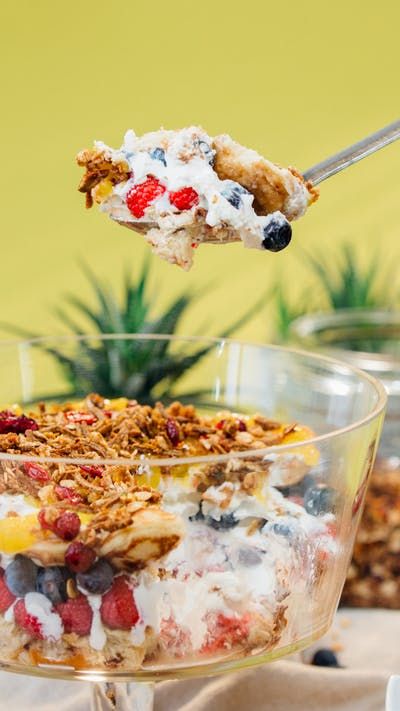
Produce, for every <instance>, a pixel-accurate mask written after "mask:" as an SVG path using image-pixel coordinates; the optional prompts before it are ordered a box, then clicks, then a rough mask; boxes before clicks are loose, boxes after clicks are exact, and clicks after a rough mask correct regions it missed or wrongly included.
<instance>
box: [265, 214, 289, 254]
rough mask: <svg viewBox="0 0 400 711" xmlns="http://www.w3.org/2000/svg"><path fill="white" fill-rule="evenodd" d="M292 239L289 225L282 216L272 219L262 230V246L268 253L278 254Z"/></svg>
mask: <svg viewBox="0 0 400 711" xmlns="http://www.w3.org/2000/svg"><path fill="white" fill-rule="evenodd" d="M291 239H292V228H291V226H290V223H289V222H288V221H287V220H286V219H285V218H284V217H283V216H282V217H281V218H277V217H273V218H272V219H270V220H269V221H268V222H267V224H266V225H265V227H264V229H263V240H262V246H263V247H264V249H268V250H269V251H270V252H280V251H281V249H285V247H287V246H288V244H289V242H290V240H291Z"/></svg>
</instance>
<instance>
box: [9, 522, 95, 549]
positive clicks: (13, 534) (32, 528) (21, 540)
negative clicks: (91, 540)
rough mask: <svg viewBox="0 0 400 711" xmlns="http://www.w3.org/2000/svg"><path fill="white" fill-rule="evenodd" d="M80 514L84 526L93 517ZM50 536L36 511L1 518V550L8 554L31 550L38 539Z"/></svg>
mask: <svg viewBox="0 0 400 711" xmlns="http://www.w3.org/2000/svg"><path fill="white" fill-rule="evenodd" d="M78 515H79V518H80V520H81V523H82V525H83V526H86V525H87V524H88V523H89V521H91V519H92V518H93V516H92V514H87V513H78ZM49 536H50V537H51V536H52V534H51V533H50V532H47V531H43V529H42V528H41V527H40V524H39V522H38V518H37V514H35V513H34V514H29V515H28V516H7V517H6V518H3V519H1V520H0V551H1V552H2V553H7V554H8V555H15V554H16V553H22V552H23V551H26V550H29V548H31V547H32V546H33V545H34V544H35V543H37V541H40V540H43V539H45V538H47V537H49Z"/></svg>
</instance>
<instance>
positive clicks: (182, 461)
mask: <svg viewBox="0 0 400 711" xmlns="http://www.w3.org/2000/svg"><path fill="white" fill-rule="evenodd" d="M87 339H97V340H99V341H102V340H135V341H138V340H153V341H156V340H168V341H181V342H193V343H200V342H202V343H206V342H208V343H210V345H212V344H215V345H220V346H225V344H228V345H230V344H231V345H239V346H248V347H251V348H260V349H262V350H266V351H275V352H277V351H281V352H282V351H283V352H284V353H289V354H292V355H294V356H296V355H297V356H302V357H305V358H307V359H309V360H313V361H317V362H320V363H322V364H325V365H326V366H330V367H331V369H332V370H333V371H334V370H337V371H338V372H340V371H342V374H343V373H344V372H347V374H351V375H356V376H357V377H358V378H359V380H362V381H364V382H367V383H369V384H370V385H371V386H372V387H373V389H374V390H375V392H376V394H377V396H378V399H377V402H376V403H375V405H374V407H373V409H372V411H371V412H369V414H367V415H365V416H364V417H362V418H361V419H358V420H356V421H355V422H352V423H351V424H350V425H347V426H346V427H339V428H337V429H335V430H330V431H329V432H326V433H325V434H323V435H317V436H315V437H311V438H310V439H305V440H300V441H298V442H292V443H291V444H280V445H274V446H270V447H263V448H262V449H251V450H245V451H240V452H233V453H232V452H229V453H228V454H207V455H203V456H194V457H164V458H156V457H155V458H153V457H146V456H145V455H141V456H140V457H139V458H132V459H129V458H127V457H126V458H116V459H106V458H103V457H96V458H85V457H47V456H42V457H37V456H33V455H32V454H30V455H25V454H8V453H6V452H0V461H17V462H18V461H19V462H44V463H54V464H77V465H78V466H79V465H88V464H91V465H96V464H97V465H104V466H125V467H133V466H142V467H146V466H148V467H174V466H181V465H192V464H211V463H213V464H214V463H223V462H228V461H229V460H231V459H232V457H235V459H246V458H247V457H248V456H249V453H251V456H252V457H259V458H266V457H267V456H268V455H270V454H272V453H273V454H275V453H278V454H282V453H286V452H289V453H290V451H291V450H296V449H298V448H299V447H302V446H304V445H307V446H311V445H314V444H317V445H318V444H320V443H322V442H325V441H328V440H331V439H333V438H335V437H340V436H341V435H343V434H347V433H349V432H353V431H355V430H357V429H359V428H361V427H363V426H364V425H366V424H368V423H369V422H372V421H373V420H374V419H376V418H377V417H379V415H381V414H382V412H383V411H384V409H385V406H386V402H387V394H386V390H385V388H384V386H383V385H382V383H381V382H380V381H379V380H377V379H376V378H374V377H373V376H371V375H369V373H366V372H365V371H363V370H361V369H360V368H357V367H355V366H353V365H352V364H349V363H346V362H345V361H341V360H339V359H336V358H332V357H330V356H326V355H321V354H320V353H314V352H311V351H307V350H302V349H300V348H292V347H287V346H279V345H273V344H269V343H266V344H264V343H257V342H252V341H244V340H240V339H235V338H224V337H212V336H184V335H182V336H180V335H169V334H146V333H132V334H129V333H99V334H97V333H86V334H80V335H72V334H66V335H62V334H61V335H51V336H37V337H34V338H22V339H21V338H15V339H0V349H1V348H2V346H16V347H17V346H21V347H24V346H25V347H26V346H35V345H37V344H40V343H41V342H43V341H49V340H53V341H56V340H57V341H75V342H76V341H83V340H87ZM121 397H123V396H121ZM178 397H179V396H177V398H178Z"/></svg>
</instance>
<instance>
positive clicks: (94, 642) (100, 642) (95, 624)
mask: <svg viewBox="0 0 400 711" xmlns="http://www.w3.org/2000/svg"><path fill="white" fill-rule="evenodd" d="M86 595H87V600H88V603H89V605H90V607H91V608H92V612H93V619H92V626H91V628H90V637H89V644H90V646H91V647H93V649H97V651H101V650H102V649H103V647H104V645H105V643H106V642H107V635H106V633H105V631H104V627H103V623H102V621H101V616H100V606H101V595H88V594H87V593H86Z"/></svg>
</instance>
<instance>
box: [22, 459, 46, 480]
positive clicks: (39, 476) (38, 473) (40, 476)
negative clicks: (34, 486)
mask: <svg viewBox="0 0 400 711" xmlns="http://www.w3.org/2000/svg"><path fill="white" fill-rule="evenodd" d="M22 466H23V468H24V471H25V474H27V475H28V476H29V477H30V478H31V479H33V480H34V481H38V482H39V483H40V484H46V483H47V482H48V481H51V477H50V474H49V472H48V471H47V470H46V469H44V468H43V467H40V466H39V464H34V463H33V462H24V463H23V465H22Z"/></svg>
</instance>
